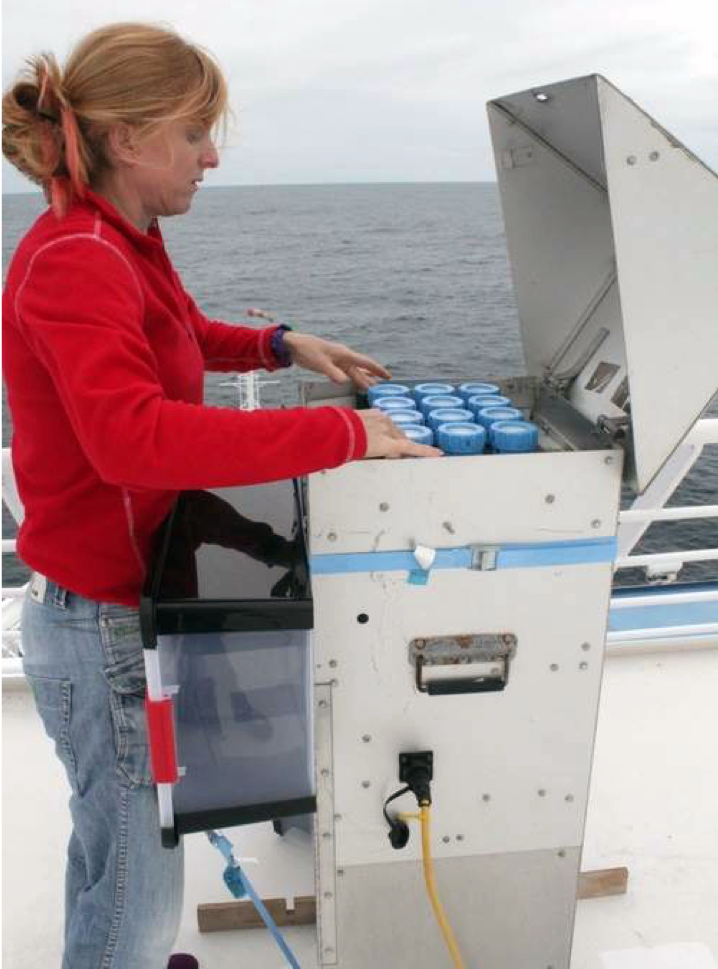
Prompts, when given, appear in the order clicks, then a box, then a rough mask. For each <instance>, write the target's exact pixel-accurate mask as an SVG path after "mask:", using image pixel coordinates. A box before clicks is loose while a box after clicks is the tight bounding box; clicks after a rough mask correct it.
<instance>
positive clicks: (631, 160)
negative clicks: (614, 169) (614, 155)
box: [626, 155, 637, 165]
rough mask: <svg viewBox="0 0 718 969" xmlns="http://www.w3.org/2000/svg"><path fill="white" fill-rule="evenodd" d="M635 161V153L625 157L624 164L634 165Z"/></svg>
mask: <svg viewBox="0 0 718 969" xmlns="http://www.w3.org/2000/svg"><path fill="white" fill-rule="evenodd" d="M636 161H637V159H636V156H635V155H629V156H628V158H627V159H626V164H627V165H635V164H636Z"/></svg>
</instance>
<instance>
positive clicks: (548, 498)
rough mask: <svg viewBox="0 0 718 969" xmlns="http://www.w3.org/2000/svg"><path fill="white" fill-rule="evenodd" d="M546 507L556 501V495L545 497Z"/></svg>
mask: <svg viewBox="0 0 718 969" xmlns="http://www.w3.org/2000/svg"><path fill="white" fill-rule="evenodd" d="M544 500H545V502H546V504H547V505H552V504H553V503H554V501H556V495H546V498H545V499H544Z"/></svg>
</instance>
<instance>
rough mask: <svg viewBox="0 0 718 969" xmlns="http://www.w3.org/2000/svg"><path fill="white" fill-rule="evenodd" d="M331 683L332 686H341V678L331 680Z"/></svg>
mask: <svg viewBox="0 0 718 969" xmlns="http://www.w3.org/2000/svg"><path fill="white" fill-rule="evenodd" d="M329 684H330V686H339V680H330V681H329Z"/></svg>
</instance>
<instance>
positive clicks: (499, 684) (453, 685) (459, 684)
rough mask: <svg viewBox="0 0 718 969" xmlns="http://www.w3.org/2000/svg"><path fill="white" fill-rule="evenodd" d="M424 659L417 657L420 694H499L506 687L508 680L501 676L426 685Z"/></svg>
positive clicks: (434, 682) (417, 680)
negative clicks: (423, 672) (423, 673)
mask: <svg viewBox="0 0 718 969" xmlns="http://www.w3.org/2000/svg"><path fill="white" fill-rule="evenodd" d="M424 665H425V663H424V659H423V657H421V656H417V657H416V688H417V690H418V691H419V692H420V693H428V695H429V696H456V695H457V694H461V693H499V692H500V691H501V690H503V689H504V687H505V686H506V680H505V679H504V678H503V677H501V676H485V677H484V676H482V677H479V678H476V679H473V680H470V679H458V680H434V681H433V682H432V683H427V684H424V680H423V675H422V670H423V668H424Z"/></svg>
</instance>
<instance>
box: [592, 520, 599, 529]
mask: <svg viewBox="0 0 718 969" xmlns="http://www.w3.org/2000/svg"><path fill="white" fill-rule="evenodd" d="M600 527H601V519H600V518H594V519H593V521H592V522H591V528H600Z"/></svg>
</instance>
